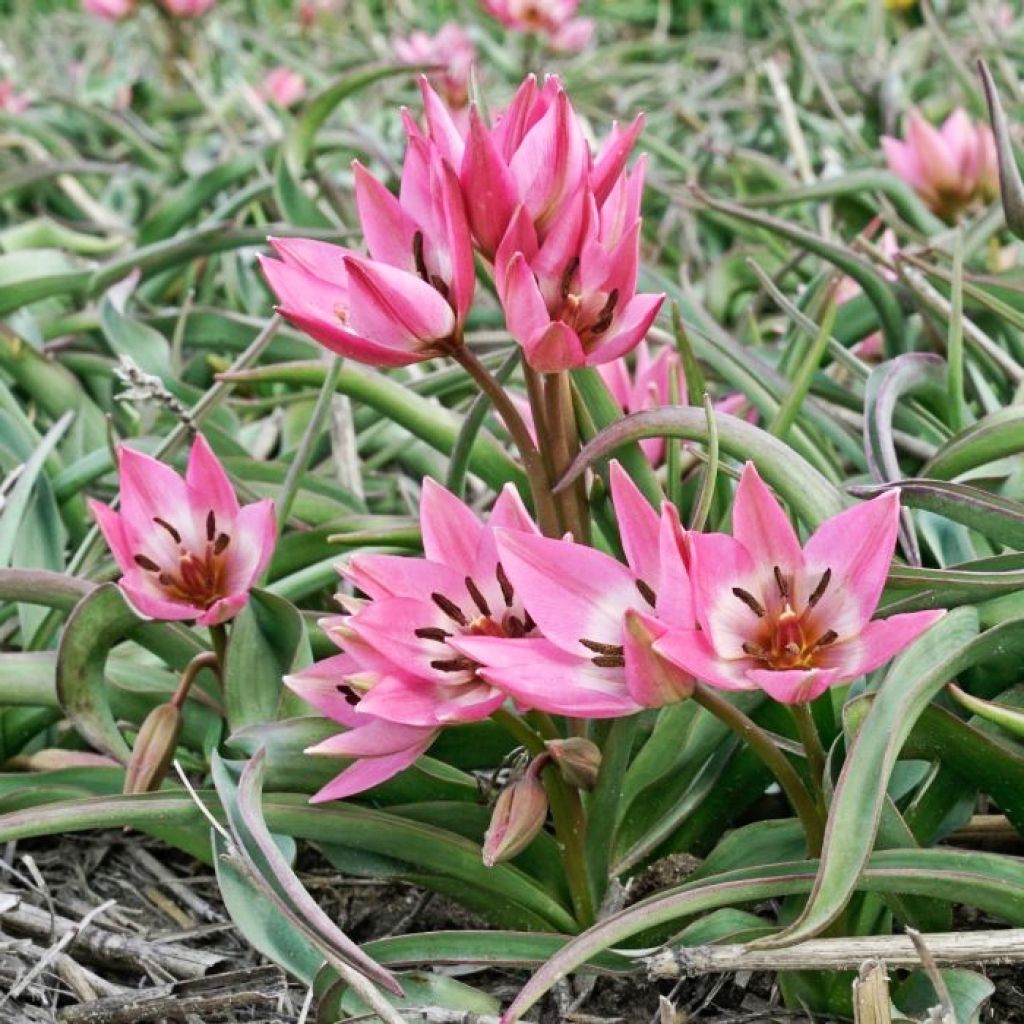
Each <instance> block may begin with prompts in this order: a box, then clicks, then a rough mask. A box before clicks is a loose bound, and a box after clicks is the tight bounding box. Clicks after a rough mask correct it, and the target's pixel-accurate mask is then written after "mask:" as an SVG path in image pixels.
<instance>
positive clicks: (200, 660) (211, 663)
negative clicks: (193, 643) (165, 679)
mask: <svg viewBox="0 0 1024 1024" xmlns="http://www.w3.org/2000/svg"><path fill="white" fill-rule="evenodd" d="M204 668H212V669H214V670H215V671H219V664H218V661H217V655H216V654H214V653H213V652H212V651H203V653H202V654H197V655H196V656H195V657H194V658H193V659H192V660H191V661H190V662H189V663H188V664H187V665H186V666H185V670H184V671H183V672H182V673H181V679H180V680H179V682H178V686H177V689H176V690H175V691H174V693H173V694H172V695H171V700H170V703H171V704H173V705H174V706H175V707H176V708H178V709H179V710H180V709H181V707H182V705H183V704H184V703H185V700H186V698H187V697H188V691H189V690H190V689H192V684H193V683H194V682H195V679H196V676H197V675H199V673H200V672H202V671H203V669H204Z"/></svg>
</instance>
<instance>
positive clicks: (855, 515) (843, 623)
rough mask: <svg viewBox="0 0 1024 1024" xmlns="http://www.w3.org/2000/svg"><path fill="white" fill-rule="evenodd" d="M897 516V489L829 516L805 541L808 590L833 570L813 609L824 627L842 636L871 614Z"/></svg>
mask: <svg viewBox="0 0 1024 1024" xmlns="http://www.w3.org/2000/svg"><path fill="white" fill-rule="evenodd" d="M899 514H900V502H899V492H898V491H887V492H886V493H885V494H882V495H880V496H879V497H877V498H872V499H871V501H865V502H862V503H860V504H859V505H854V506H853V507H852V508H848V509H846V510H845V511H844V512H840V513H839V515H837V516H833V517H832V518H831V519H827V520H826V521H825V522H824V523H822V524H821V526H819V527H818V529H817V530H816V531H815V532H814V535H813V536H812V537H811V539H810V540H809V541H808V542H807V547H806V548H805V549H804V559H805V562H806V566H807V569H806V572H807V576H806V579H807V583H806V586H807V588H808V590H810V589H811V588H813V587H814V586H816V585H817V582H818V580H820V579H821V577H822V576H823V575H824V573H825V572H826V571H828V572H830V574H831V575H830V578H829V582H828V585H827V587H826V589H825V592H824V594H823V595H822V596H821V598H820V599H819V601H818V602H817V604H816V605H815V607H814V612H815V623H816V624H822V629H823V630H824V629H832V630H835V632H836V633H838V634H839V636H840V637H841V638H843V639H845V638H847V637H850V636H853V635H854V634H856V633H858V632H860V630H861V628H862V627H863V626H864V624H865V623H866V622H867V621H868V620H869V619H870V618H871V616H872V615H873V614H874V611H875V608H876V607H877V605H878V600H879V598H880V597H881V594H882V588H883V587H884V586H885V578H886V574H887V573H888V571H889V565H890V563H891V562H892V556H893V552H894V551H895V550H896V535H897V531H898V529H899Z"/></svg>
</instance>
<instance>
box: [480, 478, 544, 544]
mask: <svg viewBox="0 0 1024 1024" xmlns="http://www.w3.org/2000/svg"><path fill="white" fill-rule="evenodd" d="M487 525H488V526H489V527H490V528H491V529H492V530H498V529H505V530H521V531H523V532H524V533H532V534H539V533H540V531H539V530H538V529H537V524H536V523H535V522H534V521H533V518H532V517H531V516H530V513H529V512H528V511H527V509H526V506H525V505H524V504H523V499H522V497H520V494H519V491H518V490H517V489H516V486H515V484H505V486H504V487H502V489H501V490H500V491H499V492H498V499H497V501H495V503H494V508H492V509H491V514H490V516H489V517H488V519H487Z"/></svg>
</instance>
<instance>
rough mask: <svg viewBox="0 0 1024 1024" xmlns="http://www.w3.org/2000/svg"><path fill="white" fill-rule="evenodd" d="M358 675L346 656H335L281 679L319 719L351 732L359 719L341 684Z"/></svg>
mask: <svg viewBox="0 0 1024 1024" xmlns="http://www.w3.org/2000/svg"><path fill="white" fill-rule="evenodd" d="M358 671H359V664H358V663H357V662H356V661H355V660H354V659H353V658H351V657H350V656H349V655H347V654H335V655H333V656H332V657H330V658H324V659H323V661H318V662H315V663H314V664H312V665H309V666H308V667H306V668H304V669H303V670H302V671H301V672H294V673H292V674H291V675H288V676H285V677H284V684H285V686H287V687H288V688H289V689H290V690H291V691H292V692H293V693H295V694H296V695H297V696H299V697H300V698H301V699H302V700H304V701H305V702H306V703H307V704H309V705H311V706H312V707H314V708H316V709H317V711H319V712H320V713H321V714H322V715H326V716H327V717H328V718H330V719H332V720H333V721H335V722H340V723H341V724H342V725H347V726H349V728H353V727H355V726H356V725H359V724H360V718H359V716H358V714H357V713H356V709H355V701H354V700H350V699H349V698H350V696H352V691H351V690H349V689H348V688H347V686H346V685H345V680H346V679H347V678H348V677H349V676H351V675H354V674H355V673H357V672H358Z"/></svg>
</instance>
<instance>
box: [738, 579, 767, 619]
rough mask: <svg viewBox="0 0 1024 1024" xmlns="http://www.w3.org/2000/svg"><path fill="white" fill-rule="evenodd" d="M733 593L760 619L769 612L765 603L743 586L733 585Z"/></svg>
mask: <svg viewBox="0 0 1024 1024" xmlns="http://www.w3.org/2000/svg"><path fill="white" fill-rule="evenodd" d="M732 592H733V594H735V595H736V597H738V598H739V599H740V600H741V601H742V602H743V603H744V604H745V605H746V606H747V607H748V608H749V609H750V610H751V611H752V612H753V613H754V614H755V615H756V616H757V617H758V618H759V619H763V618H764V617H765V615H766V614H767V612H766V611H765V609H764V605H763V604H761V602H760V601H758V599H757V598H756V597H754V595H753V594H751V593H750V591H749V590H744V589H743V588H742V587H733V588H732Z"/></svg>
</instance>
